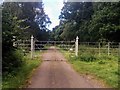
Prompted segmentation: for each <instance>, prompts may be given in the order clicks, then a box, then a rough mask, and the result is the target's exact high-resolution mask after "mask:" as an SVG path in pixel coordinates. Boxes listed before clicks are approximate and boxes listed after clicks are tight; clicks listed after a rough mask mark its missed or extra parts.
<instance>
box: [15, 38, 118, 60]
mask: <svg viewBox="0 0 120 90" xmlns="http://www.w3.org/2000/svg"><path fill="white" fill-rule="evenodd" d="M78 39H79V38H78V37H76V41H38V40H35V39H34V37H33V36H32V37H31V40H19V41H16V42H15V43H14V44H13V45H14V46H16V47H19V48H22V49H23V50H24V51H25V52H29V51H31V58H33V52H34V50H46V49H48V47H50V46H57V47H59V48H62V49H64V50H73V52H74V53H75V55H76V56H78V55H79V54H82V53H91V54H98V55H103V54H106V55H108V56H109V55H115V56H119V55H120V43H119V42H102V43H101V42H79V41H78Z"/></svg>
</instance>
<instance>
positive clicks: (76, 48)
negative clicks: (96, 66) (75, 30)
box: [75, 36, 79, 56]
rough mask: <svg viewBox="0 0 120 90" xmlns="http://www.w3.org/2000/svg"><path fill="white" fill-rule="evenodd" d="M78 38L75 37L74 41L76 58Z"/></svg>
mask: <svg viewBox="0 0 120 90" xmlns="http://www.w3.org/2000/svg"><path fill="white" fill-rule="evenodd" d="M78 39H79V38H78V36H77V37H76V41H75V55H76V56H78Z"/></svg>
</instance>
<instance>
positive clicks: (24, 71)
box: [2, 51, 42, 90]
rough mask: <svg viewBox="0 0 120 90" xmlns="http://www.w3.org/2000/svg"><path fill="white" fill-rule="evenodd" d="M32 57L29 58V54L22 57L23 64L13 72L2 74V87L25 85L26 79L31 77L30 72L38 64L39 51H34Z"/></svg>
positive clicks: (20, 86) (39, 61)
mask: <svg viewBox="0 0 120 90" xmlns="http://www.w3.org/2000/svg"><path fill="white" fill-rule="evenodd" d="M34 54H35V57H34V59H32V60H31V59H30V54H28V55H27V56H25V57H24V62H25V63H24V64H23V65H22V66H21V67H20V68H19V69H17V71H14V73H8V74H6V76H3V82H2V88H3V89H5V90H6V89H7V90H9V89H10V88H23V87H25V86H26V85H27V83H28V79H29V78H30V77H31V75H32V72H33V71H34V69H36V68H37V67H38V66H39V65H40V64H41V62H42V61H41V60H40V52H39V51H37V52H35V53H34Z"/></svg>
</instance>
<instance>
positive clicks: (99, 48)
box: [78, 42, 120, 56]
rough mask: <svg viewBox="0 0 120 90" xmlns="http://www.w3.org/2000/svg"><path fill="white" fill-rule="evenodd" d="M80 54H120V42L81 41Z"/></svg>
mask: <svg viewBox="0 0 120 90" xmlns="http://www.w3.org/2000/svg"><path fill="white" fill-rule="evenodd" d="M78 53H79V54H82V53H89V54H93V55H96V54H98V55H108V56H109V55H114V56H119V55H120V43H119V42H104V43H100V42H80V43H79V52H78Z"/></svg>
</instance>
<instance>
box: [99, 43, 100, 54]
mask: <svg viewBox="0 0 120 90" xmlns="http://www.w3.org/2000/svg"><path fill="white" fill-rule="evenodd" d="M99 56H100V42H99Z"/></svg>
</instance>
